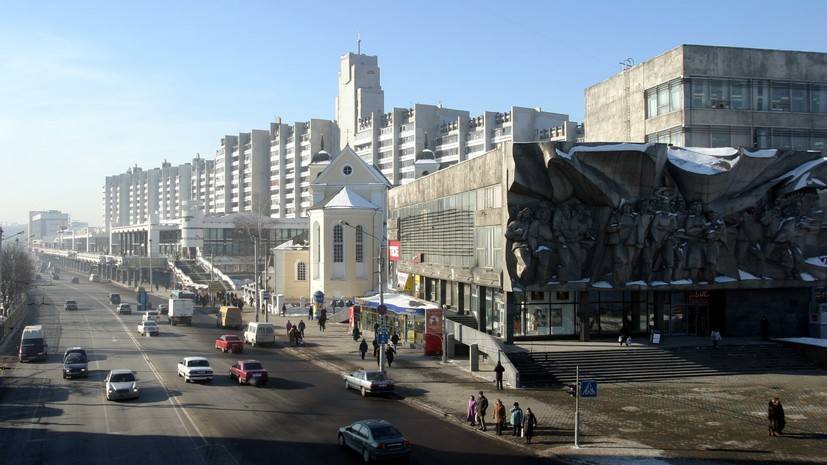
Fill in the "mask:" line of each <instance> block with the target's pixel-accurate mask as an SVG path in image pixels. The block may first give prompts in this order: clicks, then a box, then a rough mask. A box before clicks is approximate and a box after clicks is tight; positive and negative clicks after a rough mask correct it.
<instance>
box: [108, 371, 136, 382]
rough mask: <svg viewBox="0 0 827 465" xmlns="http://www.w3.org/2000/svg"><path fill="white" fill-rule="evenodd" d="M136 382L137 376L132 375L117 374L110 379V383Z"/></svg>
mask: <svg viewBox="0 0 827 465" xmlns="http://www.w3.org/2000/svg"><path fill="white" fill-rule="evenodd" d="M130 381H135V375H133V374H132V373H115V374H114V375H112V376H111V377H110V378H109V382H110V383H128V382H130Z"/></svg>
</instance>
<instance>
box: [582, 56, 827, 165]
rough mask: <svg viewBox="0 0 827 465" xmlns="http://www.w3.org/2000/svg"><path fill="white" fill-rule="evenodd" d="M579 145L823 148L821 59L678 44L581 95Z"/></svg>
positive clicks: (826, 105)
mask: <svg viewBox="0 0 827 465" xmlns="http://www.w3.org/2000/svg"><path fill="white" fill-rule="evenodd" d="M584 125H585V141H586V142H604V141H615V142H663V143H671V144H675V145H681V146H689V147H727V146H733V147H739V146H741V147H755V148H779V149H793V150H808V149H814V150H824V149H825V148H827V53H814V52H798V51H786V50H763V49H753V48H736V47H716V46H704V45H680V46H678V47H676V48H674V49H672V50H669V51H668V52H666V53H664V54H662V55H660V56H657V57H655V58H652V59H650V60H647V61H645V62H643V63H640V64H637V65H634V66H631V67H628V68H627V69H624V70H623V71H622V72H621V73H619V74H617V75H615V76H612V77H611V78H609V79H607V80H605V81H603V82H600V83H598V84H595V85H593V86H591V87H589V88H588V89H586V116H585V121H584Z"/></svg>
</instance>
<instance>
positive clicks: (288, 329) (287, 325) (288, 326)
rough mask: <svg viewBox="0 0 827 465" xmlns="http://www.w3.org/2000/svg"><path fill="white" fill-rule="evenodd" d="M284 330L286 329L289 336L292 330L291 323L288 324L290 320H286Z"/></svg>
mask: <svg viewBox="0 0 827 465" xmlns="http://www.w3.org/2000/svg"><path fill="white" fill-rule="evenodd" d="M284 328H285V329H287V334H288V335H290V330H291V329H292V328H293V323H290V320H287V324H285V325H284Z"/></svg>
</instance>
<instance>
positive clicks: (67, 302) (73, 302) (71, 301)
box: [66, 300, 75, 305]
mask: <svg viewBox="0 0 827 465" xmlns="http://www.w3.org/2000/svg"><path fill="white" fill-rule="evenodd" d="M74 304H75V301H74V300H67V301H66V305H74Z"/></svg>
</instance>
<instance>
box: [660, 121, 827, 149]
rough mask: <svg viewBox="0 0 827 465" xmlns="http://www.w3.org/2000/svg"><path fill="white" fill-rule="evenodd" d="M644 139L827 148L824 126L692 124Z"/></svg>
mask: <svg viewBox="0 0 827 465" xmlns="http://www.w3.org/2000/svg"><path fill="white" fill-rule="evenodd" d="M646 142H649V143H656V142H660V143H666V144H673V145H680V146H686V147H755V148H759V149H768V148H774V149H787V150H820V151H827V130H818V129H814V130H810V129H789V128H745V127H738V126H693V127H687V128H683V129H681V128H680V127H676V128H671V129H668V130H665V131H660V132H657V133H653V134H648V135H647V136H646Z"/></svg>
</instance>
